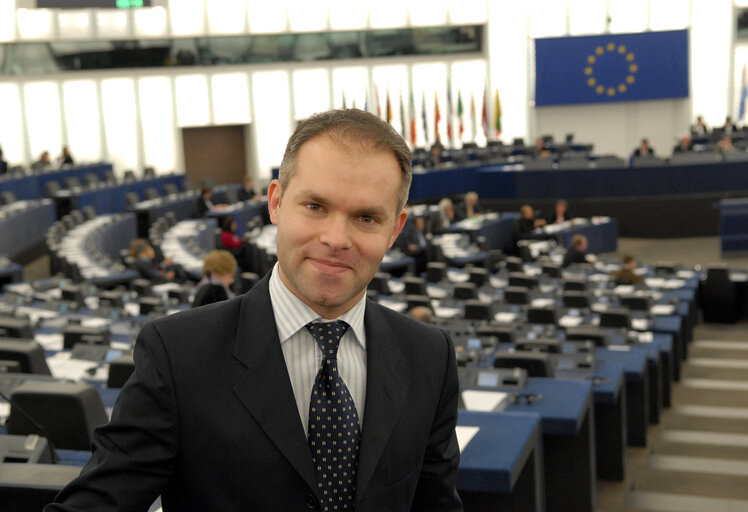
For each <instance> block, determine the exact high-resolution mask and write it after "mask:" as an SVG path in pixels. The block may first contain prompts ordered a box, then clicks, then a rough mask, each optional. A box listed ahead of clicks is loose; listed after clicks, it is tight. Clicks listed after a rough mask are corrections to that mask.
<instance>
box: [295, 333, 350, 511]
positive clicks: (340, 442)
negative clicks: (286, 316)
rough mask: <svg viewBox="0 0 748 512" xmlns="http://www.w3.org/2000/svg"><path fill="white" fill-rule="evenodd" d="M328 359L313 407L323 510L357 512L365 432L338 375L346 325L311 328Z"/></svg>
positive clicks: (313, 446) (313, 449) (313, 436)
mask: <svg viewBox="0 0 748 512" xmlns="http://www.w3.org/2000/svg"><path fill="white" fill-rule="evenodd" d="M307 329H309V332H311V333H312V336H313V337H314V339H315V341H316V342H317V344H318V345H319V348H320V349H321V350H322V354H323V355H324V359H323V360H322V367H321V368H320V369H319V373H317V378H316V379H315V380H314V387H313V388H312V400H311V402H310V404H309V449H310V450H311V452H312V459H313V460H314V469H315V472H316V474H317V487H318V489H319V494H320V496H321V498H322V501H321V503H320V506H321V509H322V510H330V511H334V510H338V511H344V510H353V496H354V493H355V491H356V472H357V469H358V446H359V441H360V438H361V430H360V429H359V425H358V413H357V412H356V405H355V404H354V403H353V398H351V394H350V393H349V392H348V388H347V387H346V385H345V382H343V379H342V378H341V377H340V374H339V373H338V360H337V359H336V358H337V355H338V346H339V345H340V339H341V338H342V337H343V335H344V334H345V332H346V331H347V330H348V324H346V323H345V322H332V323H318V324H309V325H307Z"/></svg>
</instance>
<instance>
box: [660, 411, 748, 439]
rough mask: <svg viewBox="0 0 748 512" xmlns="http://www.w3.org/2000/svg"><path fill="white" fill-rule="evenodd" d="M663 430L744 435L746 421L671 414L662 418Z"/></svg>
mask: <svg viewBox="0 0 748 512" xmlns="http://www.w3.org/2000/svg"><path fill="white" fill-rule="evenodd" d="M662 425H663V430H665V431H667V430H669V429H674V430H698V431H706V432H723V433H733V434H745V433H746V432H748V419H745V418H719V417H708V416H693V415H687V414H679V413H677V412H673V413H671V414H667V415H666V416H665V417H664V418H663V422H662Z"/></svg>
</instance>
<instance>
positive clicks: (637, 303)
mask: <svg viewBox="0 0 748 512" xmlns="http://www.w3.org/2000/svg"><path fill="white" fill-rule="evenodd" d="M621 305H622V306H623V307H625V308H628V309H629V310H631V311H649V308H650V302H649V297H643V296H641V295H624V296H622V297H621Z"/></svg>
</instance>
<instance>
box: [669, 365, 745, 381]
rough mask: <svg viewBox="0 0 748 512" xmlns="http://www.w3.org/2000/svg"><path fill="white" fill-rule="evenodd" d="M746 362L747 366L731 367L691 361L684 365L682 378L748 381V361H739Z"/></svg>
mask: <svg viewBox="0 0 748 512" xmlns="http://www.w3.org/2000/svg"><path fill="white" fill-rule="evenodd" d="M737 362H738V363H746V366H745V368H729V367H724V366H710V365H705V364H693V362H692V361H689V362H688V364H686V365H684V366H683V370H682V372H681V378H682V379H713V380H728V381H730V380H734V381H739V382H746V381H748V361H737Z"/></svg>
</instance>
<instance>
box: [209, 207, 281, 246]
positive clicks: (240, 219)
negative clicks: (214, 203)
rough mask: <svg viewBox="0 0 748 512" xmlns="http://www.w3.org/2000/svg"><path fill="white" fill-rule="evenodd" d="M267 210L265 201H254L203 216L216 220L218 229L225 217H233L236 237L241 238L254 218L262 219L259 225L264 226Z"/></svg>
mask: <svg viewBox="0 0 748 512" xmlns="http://www.w3.org/2000/svg"><path fill="white" fill-rule="evenodd" d="M267 209H268V202H267V200H254V201H247V202H244V203H237V204H233V205H230V206H229V207H228V208H225V209H223V210H212V211H209V212H208V213H206V215H205V216H206V217H214V218H216V219H217V220H218V227H219V228H220V227H221V223H222V222H223V219H224V218H225V217H233V219H234V221H236V235H237V236H239V237H241V236H242V235H243V234H244V230H245V229H246V227H247V222H249V221H250V220H252V219H254V218H255V217H260V218H261V219H263V221H262V223H261V224H260V225H263V224H265V217H266V216H267Z"/></svg>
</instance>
